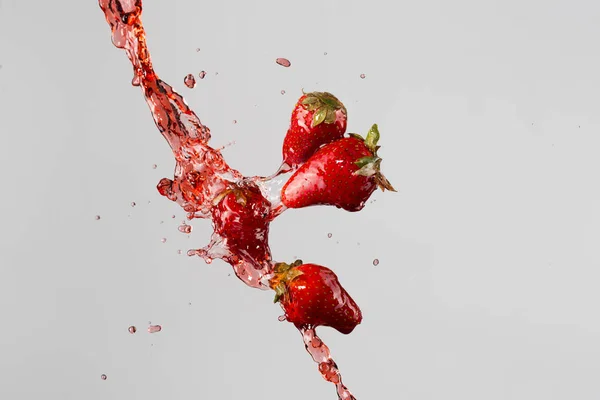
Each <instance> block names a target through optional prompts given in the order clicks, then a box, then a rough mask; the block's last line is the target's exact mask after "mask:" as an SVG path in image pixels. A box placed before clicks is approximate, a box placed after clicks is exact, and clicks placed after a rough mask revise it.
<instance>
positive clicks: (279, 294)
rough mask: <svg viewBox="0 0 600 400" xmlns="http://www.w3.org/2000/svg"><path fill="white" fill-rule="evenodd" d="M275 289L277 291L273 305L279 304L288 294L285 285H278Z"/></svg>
mask: <svg viewBox="0 0 600 400" xmlns="http://www.w3.org/2000/svg"><path fill="white" fill-rule="evenodd" d="M274 289H275V298H274V299H273V303H277V302H278V301H279V300H281V297H283V296H284V295H285V294H286V292H287V289H286V287H285V284H283V283H278V284H277V286H275V288H274Z"/></svg>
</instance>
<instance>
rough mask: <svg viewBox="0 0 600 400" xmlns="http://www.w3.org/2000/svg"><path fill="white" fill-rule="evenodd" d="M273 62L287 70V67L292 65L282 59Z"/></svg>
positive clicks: (285, 59)
mask: <svg viewBox="0 0 600 400" xmlns="http://www.w3.org/2000/svg"><path fill="white" fill-rule="evenodd" d="M275 62H276V63H277V64H279V65H281V66H282V67H286V68H288V67H289V66H291V65H292V63H291V62H290V60H288V59H287V58H282V57H280V58H278V59H276V60H275Z"/></svg>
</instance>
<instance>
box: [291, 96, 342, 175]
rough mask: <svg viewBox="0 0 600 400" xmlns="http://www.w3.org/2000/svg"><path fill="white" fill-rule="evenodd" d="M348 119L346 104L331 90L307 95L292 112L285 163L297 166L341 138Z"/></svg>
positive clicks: (293, 166) (301, 98)
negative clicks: (320, 148) (325, 145)
mask: <svg viewBox="0 0 600 400" xmlns="http://www.w3.org/2000/svg"><path fill="white" fill-rule="evenodd" d="M346 120H347V112H346V107H344V105H343V104H342V102H341V101H339V100H338V99H337V98H336V97H335V96H334V95H332V94H331V93H328V92H312V93H305V94H303V95H302V97H300V99H299V100H298V102H297V103H296V107H295V108H294V111H292V120H291V124H290V128H289V129H288V131H287V134H286V135H285V138H284V139H283V162H284V165H287V167H288V168H296V167H297V166H298V165H300V164H302V163H303V162H305V161H306V160H308V158H309V157H310V156H312V155H313V153H314V152H315V151H316V150H317V149H318V148H319V147H320V146H322V145H324V144H327V143H331V142H333V141H334V140H338V139H341V138H342V137H343V136H344V132H346Z"/></svg>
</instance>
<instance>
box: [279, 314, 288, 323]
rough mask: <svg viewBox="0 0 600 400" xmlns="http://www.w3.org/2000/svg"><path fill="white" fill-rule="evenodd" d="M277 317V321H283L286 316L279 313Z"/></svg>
mask: <svg viewBox="0 0 600 400" xmlns="http://www.w3.org/2000/svg"><path fill="white" fill-rule="evenodd" d="M277 319H278V320H279V322H283V321H285V320H286V319H287V318H286V317H285V315H280V316H279V317H277Z"/></svg>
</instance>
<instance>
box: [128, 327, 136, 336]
mask: <svg viewBox="0 0 600 400" xmlns="http://www.w3.org/2000/svg"><path fill="white" fill-rule="evenodd" d="M127 330H128V331H129V333H131V334H132V335H133V334H134V333H136V332H137V329H136V327H135V326H133V325H131V326H130V327H129V328H127Z"/></svg>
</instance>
